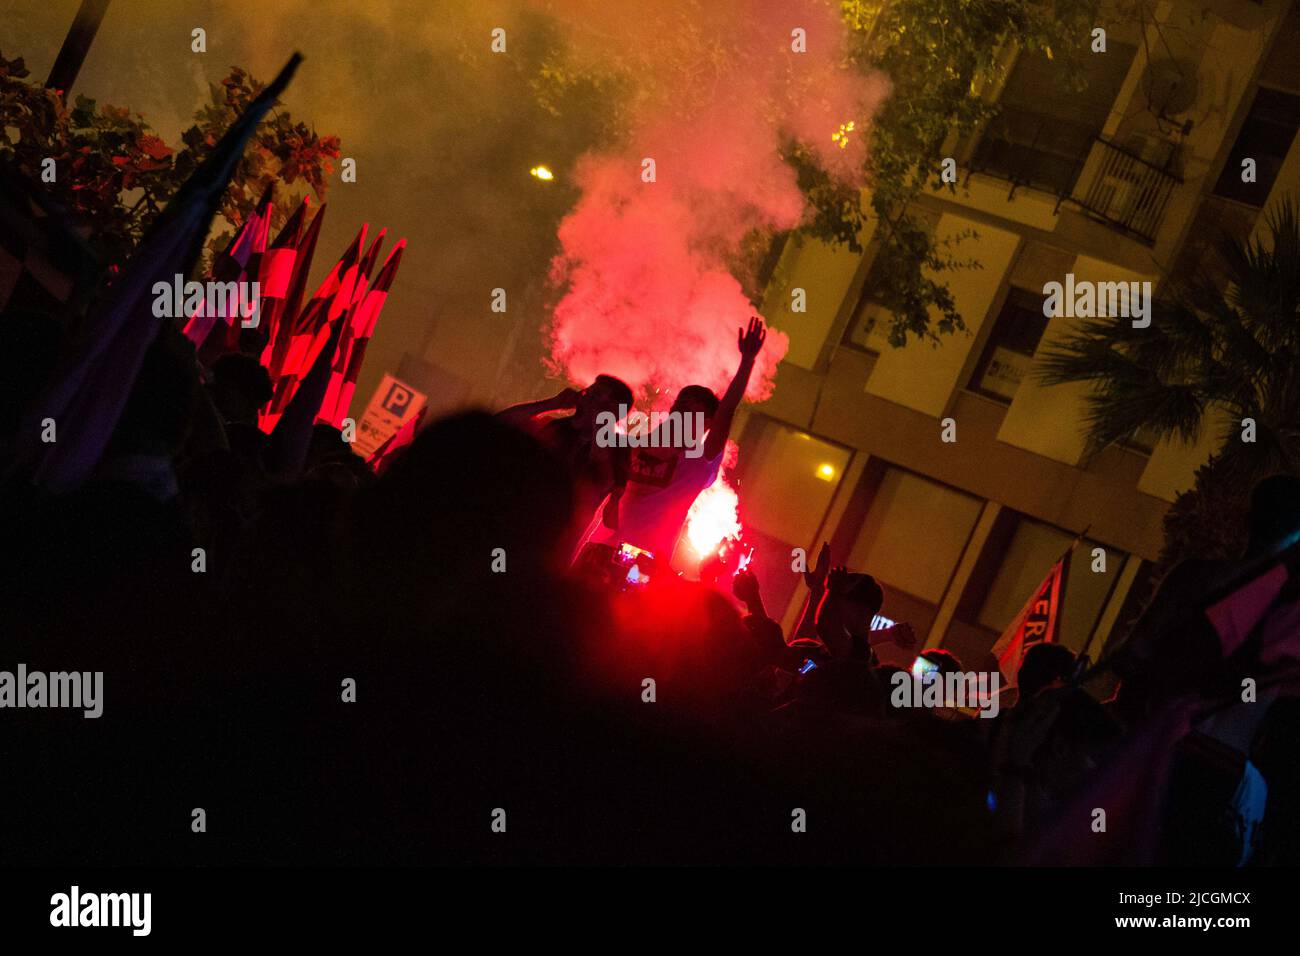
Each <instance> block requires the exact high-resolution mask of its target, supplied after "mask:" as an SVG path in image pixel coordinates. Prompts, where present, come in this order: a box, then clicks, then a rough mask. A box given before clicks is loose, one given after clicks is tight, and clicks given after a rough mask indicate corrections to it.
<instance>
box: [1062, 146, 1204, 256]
mask: <svg viewBox="0 0 1300 956" xmlns="http://www.w3.org/2000/svg"><path fill="white" fill-rule="evenodd" d="M1095 148H1096V149H1097V150H1098V151H1099V153H1100V155H1099V156H1098V162H1097V165H1096V168H1095V171H1094V172H1092V173H1091V175H1090V176H1089V177H1088V181H1087V182H1086V183H1083V182H1081V183H1079V184H1078V185H1076V187H1075V189H1074V192H1073V194H1072V195H1071V196H1070V197H1069V198H1070V201H1071V202H1072V203H1074V204H1075V205H1076V206H1078V207H1079V208H1080V209H1082V210H1083V211H1084V212H1085V213H1087V214H1088V215H1090V216H1092V217H1093V218H1094V219H1099V220H1101V221H1102V222H1105V223H1107V224H1108V225H1111V226H1114V227H1115V228H1117V229H1120V230H1121V231H1123V232H1126V233H1128V234H1129V235H1132V236H1135V237H1137V238H1138V239H1141V240H1143V241H1144V242H1147V243H1154V242H1155V241H1156V233H1157V232H1158V231H1159V229H1160V223H1161V221H1163V219H1164V215H1165V208H1166V207H1167V206H1168V205H1169V197H1170V196H1172V195H1173V192H1174V189H1175V188H1176V187H1177V186H1179V185H1181V184H1182V179H1180V178H1179V177H1178V176H1175V175H1174V174H1173V173H1171V172H1170V171H1169V169H1168V166H1169V163H1168V161H1166V163H1165V164H1164V165H1163V166H1157V165H1155V164H1154V163H1151V162H1148V161H1147V160H1145V159H1143V158H1142V157H1141V156H1139V155H1138V154H1137V153H1134V152H1132V151H1130V150H1127V149H1125V148H1124V147H1122V146H1118V145H1116V144H1115V143H1112V142H1110V141H1109V140H1105V139H1102V138H1101V137H1100V136H1098V137H1096V147H1095Z"/></svg>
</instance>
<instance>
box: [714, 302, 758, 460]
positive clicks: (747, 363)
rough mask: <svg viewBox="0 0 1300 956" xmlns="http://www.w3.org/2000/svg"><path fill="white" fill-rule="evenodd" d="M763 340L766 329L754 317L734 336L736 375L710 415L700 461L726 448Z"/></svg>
mask: <svg viewBox="0 0 1300 956" xmlns="http://www.w3.org/2000/svg"><path fill="white" fill-rule="evenodd" d="M766 339H767V329H766V328H764V326H763V320H762V319H760V318H759V317H758V316H754V317H753V318H751V319H750V320H749V327H748V328H746V329H740V330H738V331H737V333H736V346H737V347H738V348H739V349H740V367H739V368H737V369H736V375H735V377H734V378H732V380H731V384H730V385H728V386H727V390H726V391H725V392H723V393H722V398H721V399H720V400H719V402H718V410H717V411H716V412H714V413H713V421H712V422H711V423H710V425H709V437H708V438H707V439H705V441H704V457H705V458H706V459H709V460H710V461H712V460H713V459H714V458H717V457H718V455H720V454H721V453H722V449H723V448H725V447H726V446H727V438H728V437H730V435H731V422H732V419H734V418H735V417H736V409H737V408H739V407H740V400H741V399H742V398H744V397H745V388H746V387H747V386H748V385H749V376H750V375H751V374H752V373H753V371H754V359H755V358H756V357H757V356H758V353H759V352H760V351H762V349H763V342H764V341H765V340H766Z"/></svg>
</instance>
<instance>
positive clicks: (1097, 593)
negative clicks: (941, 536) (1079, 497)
mask: <svg viewBox="0 0 1300 956" xmlns="http://www.w3.org/2000/svg"><path fill="white" fill-rule="evenodd" d="M1073 540H1074V538H1073V536H1072V535H1071V534H1069V533H1068V532H1066V531H1062V530H1061V529H1059V528H1055V527H1053V526H1052V525H1049V524H1044V523H1042V522H1041V521H1034V520H1032V519H1030V518H1024V517H1022V518H1020V520H1019V522H1018V523H1017V524H1016V526H1015V531H1014V532H1013V534H1012V535H1011V540H1010V541H1009V542H1008V544H1007V546H1006V549H1005V551H1002V552H1001V554H1000V558H1001V563H1000V564H999V565H998V568H997V572H996V573H995V574H994V576H993V582H992V584H991V585H990V586H989V589H988V593H987V596H986V597H985V598H984V600H983V602H982V603H981V605H980V609H979V613H978V614H977V615H976V619H975V623H977V624H978V625H979V626H980V627H982V628H986V629H988V631H990V632H994V633H997V634H1001V633H1002V631H1003V629H1004V628H1006V627H1007V626H1008V625H1009V624H1010V623H1011V621H1012V620H1013V619H1014V618H1015V616H1016V615H1017V614H1018V613H1019V612H1020V609H1021V608H1023V607H1024V606H1025V602H1026V601H1027V600H1028V599H1029V597H1030V595H1031V594H1033V593H1034V590H1035V589H1036V588H1037V587H1038V586H1039V585H1040V584H1041V583H1042V581H1043V578H1044V577H1045V576H1046V575H1047V572H1048V570H1050V569H1051V567H1052V565H1053V564H1054V563H1055V562H1056V560H1057V559H1058V558H1059V557H1060V556H1061V555H1062V554H1064V553H1065V549H1066V548H1068V547H1069V546H1070V542H1071V541H1073ZM1097 547H1102V545H1100V544H1098V543H1097V542H1096V541H1089V540H1088V539H1086V538H1085V539H1084V540H1083V541H1080V542H1079V546H1078V547H1077V548H1075V549H1074V553H1073V554H1072V555H1071V557H1070V568H1069V572H1068V576H1067V578H1066V582H1065V593H1064V595H1063V596H1062V610H1061V625H1060V627H1061V636H1060V639H1061V643H1062V644H1064V645H1065V646H1066V647H1068V648H1070V649H1071V650H1073V651H1076V652H1077V651H1080V650H1082V649H1083V646H1084V644H1085V643H1087V640H1088V635H1090V634H1091V633H1092V629H1093V627H1094V626H1095V625H1096V623H1097V618H1098V617H1099V616H1100V615H1101V609H1102V607H1103V606H1104V605H1105V603H1106V598H1107V597H1108V596H1109V595H1110V591H1111V588H1112V587H1113V586H1114V584H1115V580H1116V578H1118V577H1119V569H1120V567H1121V565H1122V564H1123V563H1124V558H1125V557H1126V556H1125V554H1124V553H1123V552H1120V551H1115V550H1113V549H1110V548H1106V570H1105V571H1104V572H1103V571H1093V570H1092V560H1093V559H1092V549H1093V548H1097ZM987 556H988V555H987V554H986V557H987ZM1092 650H1095V648H1093V649H1092Z"/></svg>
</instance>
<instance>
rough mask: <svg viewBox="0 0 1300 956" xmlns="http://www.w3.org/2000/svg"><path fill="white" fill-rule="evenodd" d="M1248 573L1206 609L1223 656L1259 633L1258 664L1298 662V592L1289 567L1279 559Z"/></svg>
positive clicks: (1299, 657) (1299, 627)
mask: <svg viewBox="0 0 1300 956" xmlns="http://www.w3.org/2000/svg"><path fill="white" fill-rule="evenodd" d="M1250 574H1252V575H1253V576H1251V577H1250V578H1249V579H1248V580H1246V581H1238V582H1236V583H1235V584H1234V585H1232V590H1231V591H1230V592H1229V593H1227V594H1226V595H1224V596H1223V597H1221V598H1219V599H1218V600H1216V601H1214V602H1213V603H1211V604H1210V605H1209V606H1208V607H1206V609H1205V616H1206V618H1208V619H1209V622H1210V625H1211V626H1212V627H1213V628H1214V631H1215V633H1216V634H1218V636H1219V643H1220V645H1221V646H1222V648H1223V656H1224V658H1225V659H1226V658H1228V657H1231V656H1232V655H1233V653H1235V652H1236V651H1237V650H1238V649H1239V648H1240V647H1241V646H1242V645H1243V644H1245V643H1246V639H1247V638H1249V637H1250V636H1251V635H1253V634H1258V636H1259V645H1258V647H1259V651H1258V661H1259V663H1260V664H1262V665H1265V666H1272V665H1277V664H1281V663H1283V661H1284V659H1290V660H1291V661H1293V662H1300V596H1298V595H1297V593H1296V592H1297V590H1298V589H1297V582H1296V580H1295V579H1294V578H1293V577H1292V575H1291V572H1290V569H1289V568H1288V567H1287V564H1286V562H1285V561H1282V560H1278V561H1277V562H1275V563H1273V564H1271V565H1268V566H1267V567H1264V568H1260V569H1256V570H1253V571H1251V572H1250Z"/></svg>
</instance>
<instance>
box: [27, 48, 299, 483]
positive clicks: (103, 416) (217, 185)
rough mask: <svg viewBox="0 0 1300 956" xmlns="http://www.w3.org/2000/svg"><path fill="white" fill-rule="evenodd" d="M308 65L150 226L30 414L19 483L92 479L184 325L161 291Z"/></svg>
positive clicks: (193, 255) (250, 113)
mask: <svg viewBox="0 0 1300 956" xmlns="http://www.w3.org/2000/svg"><path fill="white" fill-rule="evenodd" d="M301 60H302V57H301V56H299V55H298V54H296V53H295V54H294V55H293V56H292V57H291V58H290V59H289V62H288V63H287V64H286V65H285V67H284V69H282V70H281V71H280V74H279V75H278V76H277V77H276V78H275V80H274V81H272V82H271V83H270V84H269V85H268V86H267V87H266V88H265V89H263V90H262V92H261V93H259V94H258V96H257V98H256V99H254V100H253V102H252V103H250V104H249V106H248V109H246V110H245V111H244V113H243V115H241V116H240V117H239V118H238V119H237V120H235V122H234V124H233V125H232V126H231V127H230V129H229V130H227V131H226V134H225V135H224V136H223V137H222V138H221V141H220V142H218V143H217V145H216V147H214V149H213V150H212V152H211V153H210V154H209V156H208V157H207V159H205V160H204V161H203V164H202V165H201V166H200V167H199V168H198V169H197V170H195V172H194V173H193V175H191V176H190V177H189V179H187V180H186V181H185V183H184V184H183V185H182V186H181V188H180V189H179V190H178V191H177V193H176V195H175V196H173V197H172V199H171V201H170V202H169V203H168V204H167V208H165V209H164V210H163V211H162V213H161V214H159V216H158V218H157V219H156V220H155V221H154V223H153V224H152V225H151V226H150V228H149V231H148V233H147V234H146V235H145V237H144V238H143V239H142V240H141V242H140V245H139V247H138V248H137V249H136V251H135V254H134V255H133V256H132V259H131V262H130V263H129V264H128V265H127V267H126V269H125V270H124V271H123V273H122V275H121V276H120V277H119V278H118V280H117V282H115V283H114V284H113V286H112V288H110V289H109V290H108V291H107V293H106V294H105V296H104V299H103V301H102V302H101V304H100V306H99V308H98V312H99V314H98V316H97V317H96V318H95V320H93V321H90V322H88V323H86V325H85V327H84V329H83V334H82V335H81V336H80V337H79V338H77V339H76V340H74V341H73V342H72V343H71V345H70V347H69V349H68V351H67V352H66V353H65V354H64V356H63V357H62V358H61V360H60V361H59V363H58V364H57V366H56V369H55V375H54V376H53V378H52V379H51V381H50V383H49V385H47V386H46V388H45V389H44V390H43V391H42V392H41V394H40V395H39V396H38V397H37V398H36V399H35V401H34V402H33V403H32V405H31V406H30V407H29V408H28V410H27V413H26V415H25V417H24V422H23V427H22V428H21V429H20V431H19V437H18V440H17V442H16V443H15V448H14V456H13V465H12V466H11V474H14V475H17V476H21V477H22V478H23V479H25V480H28V481H31V482H33V483H36V484H39V485H43V486H45V487H46V488H48V489H50V490H51V491H53V492H55V493H59V492H65V491H70V490H72V489H74V488H76V487H78V486H79V485H81V484H82V483H83V482H84V481H85V480H86V479H87V478H89V477H90V475H91V472H92V471H93V470H94V468H95V466H96V465H97V464H98V463H99V460H100V458H101V457H102V455H103V453H104V449H105V448H106V447H107V446H108V442H109V439H110V438H111V437H112V434H113V431H114V429H115V428H116V427H117V423H118V420H119V419H120V418H121V416H122V409H123V408H124V407H125V405H126V401H127V397H128V396H129V395H130V393H131V389H132V386H133V385H134V383H135V380H136V377H137V375H139V372H140V367H141V365H142V364H143V362H144V356H145V352H146V351H147V350H148V348H149V346H150V345H151V344H152V343H153V341H154V340H155V339H156V338H157V336H158V333H159V331H160V330H161V329H162V328H163V323H164V322H167V321H174V319H172V318H170V317H168V316H166V315H162V316H160V315H157V314H156V309H155V306H156V295H155V293H154V288H155V286H156V285H159V284H167V285H172V284H174V281H175V276H176V275H178V274H179V275H186V276H187V275H189V273H190V271H191V270H192V269H193V268H194V264H195V262H197V261H198V258H199V253H200V252H201V251H202V248H203V243H204V240H205V239H206V238H207V235H208V229H209V228H210V226H211V224H212V219H213V217H214V216H215V215H216V212H217V209H218V208H219V207H220V205H221V199H222V196H223V195H224V194H225V191H226V187H227V185H228V184H229V182H230V177H231V175H232V174H233V173H234V170H235V166H236V164H237V163H238V162H239V160H240V158H241V157H242V156H243V154H244V147H245V145H246V144H247V142H248V139H249V137H250V136H252V134H253V132H254V130H256V128H257V126H258V124H259V123H260V122H261V121H262V118H263V117H264V116H266V114H267V112H268V111H269V110H270V109H271V106H272V105H273V104H274V103H275V101H276V99H277V97H279V96H280V94H281V93H283V92H284V89H285V87H286V86H288V84H289V80H290V79H291V78H292V77H293V74H294V71H295V70H296V69H297V68H298V64H299V62H301ZM47 420H49V421H52V422H53V423H54V426H55V427H56V429H57V437H56V440H55V441H45V440H43V438H42V434H43V433H44V432H45V431H46V429H45V427H44V423H45V422H46V421H47Z"/></svg>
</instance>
